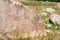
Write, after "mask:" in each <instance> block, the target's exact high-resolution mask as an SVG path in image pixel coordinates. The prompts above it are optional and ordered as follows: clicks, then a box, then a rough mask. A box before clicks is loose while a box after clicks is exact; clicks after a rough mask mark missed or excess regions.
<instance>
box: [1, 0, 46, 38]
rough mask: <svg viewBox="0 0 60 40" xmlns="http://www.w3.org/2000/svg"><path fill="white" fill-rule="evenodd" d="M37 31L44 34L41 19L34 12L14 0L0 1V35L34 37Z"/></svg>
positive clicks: (6, 36)
mask: <svg viewBox="0 0 60 40" xmlns="http://www.w3.org/2000/svg"><path fill="white" fill-rule="evenodd" d="M38 33H41V34H42V35H45V34H46V32H45V26H44V24H43V21H42V20H41V19H40V17H39V16H38V15H37V14H36V13H35V12H33V11H32V10H31V9H29V8H28V7H26V6H24V5H23V4H21V3H19V2H17V1H14V0H1V1H0V36H1V37H4V38H16V37H20V36H21V35H23V34H24V35H26V36H31V35H32V36H33V37H34V36H36V35H37V34H38ZM33 34H34V35H33Z"/></svg>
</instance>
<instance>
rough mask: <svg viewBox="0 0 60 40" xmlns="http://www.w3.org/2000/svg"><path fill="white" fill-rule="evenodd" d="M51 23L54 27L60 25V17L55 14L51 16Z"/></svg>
mask: <svg viewBox="0 0 60 40" xmlns="http://www.w3.org/2000/svg"><path fill="white" fill-rule="evenodd" d="M50 21H51V22H52V23H53V24H54V25H56V26H57V25H60V15H59V14H57V13H53V14H51V15H50Z"/></svg>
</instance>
